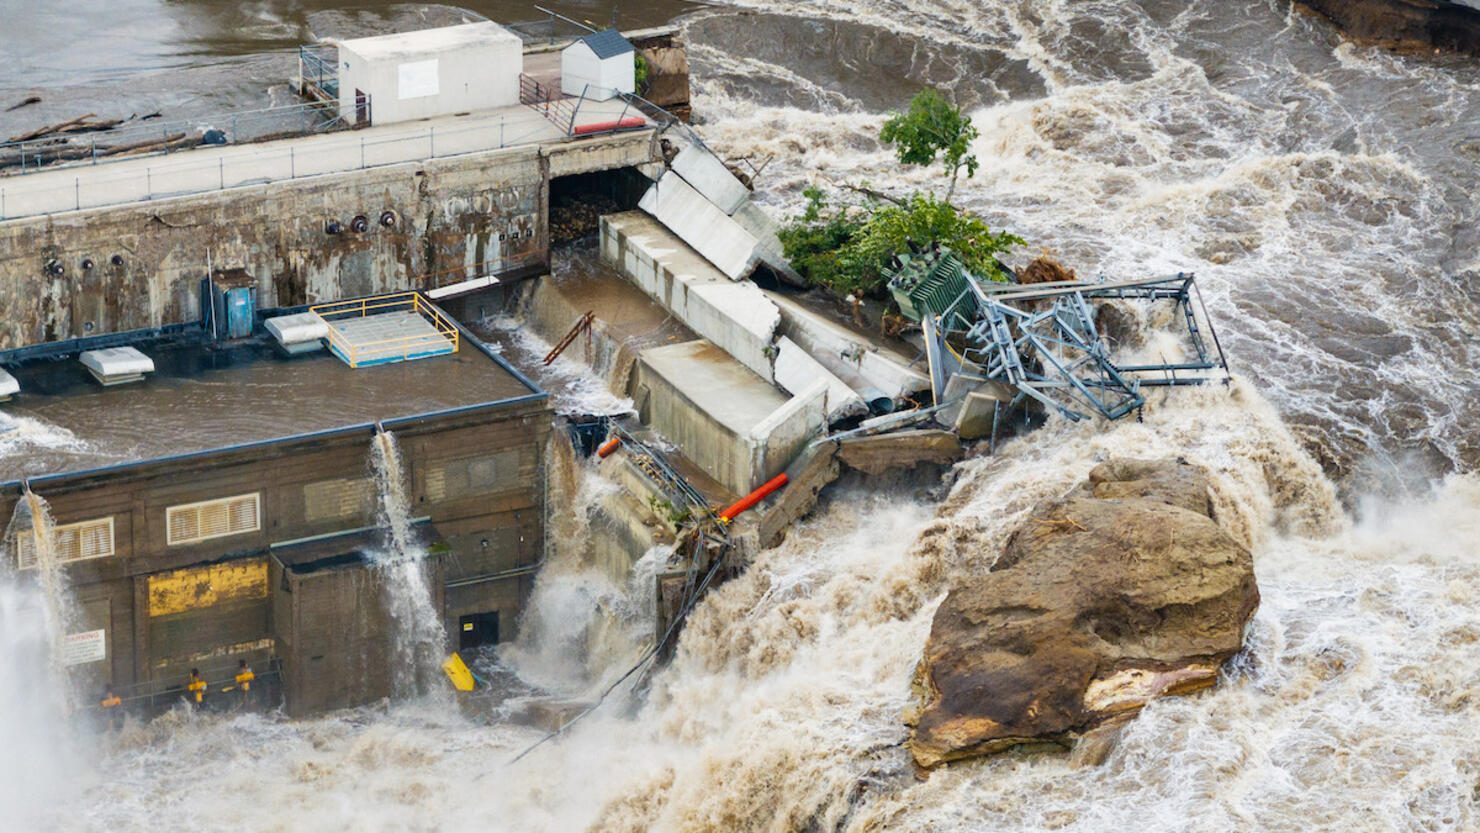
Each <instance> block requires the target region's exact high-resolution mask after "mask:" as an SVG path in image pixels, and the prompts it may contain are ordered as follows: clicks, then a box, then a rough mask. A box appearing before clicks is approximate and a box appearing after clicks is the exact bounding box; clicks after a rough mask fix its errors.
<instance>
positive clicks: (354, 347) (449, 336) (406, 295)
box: [309, 292, 459, 367]
mask: <svg viewBox="0 0 1480 833" xmlns="http://www.w3.org/2000/svg"><path fill="white" fill-rule="evenodd" d="M309 311H310V312H312V313H314V314H315V315H317V316H319V317H320V318H322V319H324V321H325V322H326V323H328V324H329V346H330V348H331V349H333V350H334V352H335V353H337V354H338V355H339V357H340V358H342V359H343V360H344V361H345V362H346V363H347V364H349V366H350V367H360V366H362V365H368V364H379V363H383V362H387V361H395V360H402V361H404V360H406V359H410V358H413V357H416V356H423V355H426V354H428V353H429V352H433V351H435V352H453V353H456V352H457V349H458V339H459V332H458V328H457V325H455V324H453V323H452V321H451V320H450V319H448V318H447V317H446V316H445V315H443V314H442V311H441V310H439V309H437V307H435V306H434V305H432V304H431V303H429V302H427V301H426V300H424V299H423V298H422V297H421V293H419V292H398V293H395V294H392V295H376V296H372V297H369V298H357V299H354V300H350V301H335V302H333V303H329V304H317V305H314V306H311V307H309ZM389 312H414V313H416V314H417V315H419V316H421V317H422V318H424V319H425V320H426V321H427V322H428V323H429V324H431V325H432V329H433V330H434V331H435V332H432V333H418V334H413V335H406V336H397V337H395V338H386V339H378V340H376V341H359V342H357V341H354V340H351V339H350V338H349V337H348V336H346V335H345V333H344V332H343V331H342V330H341V329H340V328H338V327H335V326H334V322H335V321H343V320H346V319H351V318H365V317H366V316H370V315H382V314H385V313H389ZM449 344H450V345H451V346H452V350H451V351H446V350H444V349H442V348H444V347H446V346H447V345H449Z"/></svg>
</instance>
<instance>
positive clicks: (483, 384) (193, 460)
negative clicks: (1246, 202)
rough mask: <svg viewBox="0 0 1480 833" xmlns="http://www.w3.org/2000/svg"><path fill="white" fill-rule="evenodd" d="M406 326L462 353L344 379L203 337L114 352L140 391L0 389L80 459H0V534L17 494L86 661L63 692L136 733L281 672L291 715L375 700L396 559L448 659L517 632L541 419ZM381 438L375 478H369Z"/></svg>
mask: <svg viewBox="0 0 1480 833" xmlns="http://www.w3.org/2000/svg"><path fill="white" fill-rule="evenodd" d="M397 300H399V298H397V299H391V300H386V299H379V298H371V299H366V300H365V301H363V302H361V301H359V300H357V301H354V302H351V303H352V304H355V305H359V304H361V303H363V305H364V306H366V307H369V308H371V309H374V308H376V307H377V306H380V305H385V306H387V307H394V306H395V303H396V301H397ZM415 303H416V304H417V305H418V308H425V309H427V310H428V311H429V312H430V313H432V314H433V315H435V316H437V318H438V320H441V321H445V322H448V325H449V326H452V327H454V328H455V334H456V336H457V340H458V343H460V344H461V345H462V348H463V349H461V350H459V351H458V352H457V353H456V354H451V353H445V354H442V355H424V357H423V358H420V359H418V360H417V361H414V362H397V363H391V364H375V363H374V362H371V363H369V364H372V365H373V366H364V365H363V364H362V366H361V367H359V368H355V367H351V366H348V363H347V362H343V361H341V360H340V359H339V358H336V357H335V356H333V355H331V354H330V353H328V352H327V351H323V350H316V351H314V352H312V353H309V354H307V355H301V356H298V357H293V358H288V357H285V356H284V355H283V354H282V352H281V351H280V350H278V349H276V348H275V347H274V345H273V344H271V343H270V339H268V338H266V337H261V336H258V337H254V338H247V339H236V340H231V341H211V340H209V339H208V338H206V337H205V336H204V333H205V332H206V330H199V331H197V337H195V338H181V339H175V340H172V341H161V340H154V341H140V342H136V343H135V344H133V345H132V349H133V350H135V351H137V352H138V353H139V354H140V355H144V356H146V357H147V358H148V359H149V360H150V361H151V362H152V363H153V366H154V372H153V373H151V374H150V375H149V376H148V377H147V378H145V379H143V380H139V381H135V382H132V383H129V384H123V385H117V386H106V387H105V386H102V385H100V384H99V383H97V382H96V381H94V379H93V378H92V376H91V375H90V371H89V369H87V368H85V367H84V366H83V364H82V363H81V362H79V361H75V360H73V359H71V358H65V357H62V356H61V355H59V354H56V353H53V354H52V355H51V356H49V357H47V358H38V359H31V360H22V361H15V362H11V363H9V364H8V365H7V366H8V367H9V368H10V370H11V372H12V373H13V374H14V375H15V376H16V377H17V378H18V379H19V381H20V388H21V391H22V394H21V395H20V396H19V397H18V398H17V399H15V400H14V401H13V402H12V403H10V404H9V405H8V406H7V410H8V412H9V413H11V414H12V415H17V416H25V417H30V418H32V419H34V420H36V421H37V422H39V423H43V424H49V425H55V426H57V427H59V428H61V429H64V430H66V431H69V432H71V436H72V437H73V438H74V439H75V442H73V443H70V444H68V445H66V446H64V447H61V448H57V449H53V450H46V449H39V448H38V449H36V450H35V451H33V452H32V453H30V454H29V455H27V456H8V457H4V458H0V481H4V482H0V514H3V515H5V516H6V517H9V516H10V515H11V514H12V513H13V512H14V511H15V507H16V505H17V504H18V503H21V502H23V499H25V498H26V496H27V493H28V492H29V493H32V494H34V495H38V496H40V497H42V498H44V499H45V500H46V501H47V502H48V503H49V504H50V506H51V514H52V516H53V518H54V519H55V529H54V533H53V534H54V540H55V542H56V546H55V549H56V559H57V561H59V562H60V563H61V564H63V565H65V566H66V567H67V568H68V569H67V572H68V578H69V581H70V583H71V586H72V593H73V597H74V605H73V609H74V611H75V614H76V615H75V619H76V621H75V622H73V623H71V624H70V625H69V629H68V632H69V636H68V639H69V641H70V640H71V639H72V637H74V636H75V637H77V638H78V639H79V640H81V641H82V642H83V643H85V644H86V645H87V646H88V650H86V651H81V652H78V653H76V654H73V655H69V659H68V661H69V662H73V663H75V664H74V667H73V672H74V677H75V679H76V680H77V682H78V683H79V684H80V685H81V686H82V688H81V689H80V690H82V691H92V690H94V689H97V688H100V687H101V686H102V685H104V684H105V683H111V684H112V685H113V686H114V688H115V690H116V691H117V692H118V693H119V695H120V696H121V697H123V698H124V700H125V701H127V702H128V703H129V704H130V706H131V710H135V711H138V712H140V713H148V712H149V711H150V710H151V709H154V708H163V707H167V706H169V705H171V704H173V703H174V702H176V700H177V699H178V697H179V689H180V687H181V686H182V685H183V683H184V680H185V678H186V674H187V672H188V671H189V670H190V669H191V668H200V669H201V670H202V674H203V676H204V677H205V678H206V679H207V681H209V682H210V683H212V690H213V691H214V690H215V688H216V686H215V683H217V682H220V681H229V680H230V679H231V676H232V673H233V672H234V669H235V668H236V665H237V663H238V661H240V660H247V661H248V662H249V663H250V664H251V665H252V666H253V667H255V668H257V669H259V671H260V670H262V669H267V668H272V669H273V670H275V671H277V670H280V672H281V684H282V689H281V695H282V698H283V701H284V704H285V706H286V709H287V711H288V713H289V714H293V715H299V714H306V713H311V712H315V711H321V710H324V709H329V708H338V707H343V706H351V705H357V704H360V703H365V702H368V701H371V700H374V699H377V698H380V697H383V696H386V695H388V694H391V693H393V688H392V684H393V678H394V674H393V673H392V672H393V671H394V670H395V668H394V667H393V666H394V665H395V661H396V660H395V656H396V653H397V652H398V651H400V650H401V648H402V646H399V645H398V636H397V634H398V633H399V632H400V629H401V628H402V627H403V626H404V624H405V623H404V622H398V621H396V620H397V619H398V615H397V614H396V613H395V612H394V611H395V607H394V605H393V604H391V601H389V597H388V596H387V594H388V593H392V592H393V590H394V587H393V586H392V583H393V581H392V580H393V579H394V578H395V576H394V574H393V572H392V571H388V570H386V569H383V568H382V567H383V565H384V564H386V563H392V564H395V563H400V562H403V561H404V559H405V558H407V557H414V558H415V559H416V560H417V561H418V562H419V565H420V566H421V568H422V569H423V570H424V574H425V580H426V584H427V587H428V590H429V593H428V594H426V595H428V596H429V600H430V603H431V608H430V609H431V610H432V611H433V612H432V614H431V616H432V618H433V619H434V620H435V621H434V622H433V623H432V624H431V626H430V627H431V630H432V631H433V632H440V633H442V634H445V636H446V643H447V644H448V645H450V646H453V647H463V648H466V647H471V646H473V645H476V644H480V643H487V642H497V641H498V640H499V639H500V638H501V636H502V637H505V638H506V637H507V635H508V634H510V633H511V632H512V631H513V629H514V623H515V617H516V616H517V614H518V611H519V607H520V605H521V603H522V601H523V599H524V598H525V596H526V595H527V593H528V590H529V587H530V584H531V582H532V575H533V572H534V570H535V569H536V567H537V566H538V563H539V561H540V556H541V552H542V550H541V548H542V542H543V535H544V512H543V507H544V491H543V482H542V478H541V476H540V472H541V471H542V467H543V453H544V438H545V436H546V434H547V433H548V431H549V427H550V411H549V407H548V403H547V400H546V396H545V394H544V392H543V391H541V390H540V389H539V388H537V387H536V386H535V385H534V384H533V383H531V382H530V381H529V380H528V379H526V378H525V377H524V376H523V375H521V374H520V373H519V372H518V371H517V370H515V369H514V368H513V367H511V366H510V365H508V364H506V363H505V362H504V361H503V360H502V359H501V358H500V357H499V356H498V355H497V354H496V353H495V352H493V351H492V350H490V349H488V348H486V347H485V346H483V345H482V344H481V343H480V342H478V340H477V339H475V338H471V337H470V336H468V335H467V334H466V333H465V332H463V331H462V330H461V329H460V327H459V326H458V325H456V324H455V323H453V322H452V319H451V318H449V317H447V316H446V315H445V313H442V312H441V311H440V310H439V309H437V308H436V307H434V306H432V305H431V304H430V302H428V301H426V300H425V299H424V298H418V299H417V300H416V302H415ZM268 320H269V321H271V320H272V319H271V318H269V319H268ZM261 329H262V328H261V327H258V328H257V331H258V332H260V331H261ZM76 346H78V347H82V346H86V345H76ZM5 358H8V357H0V360H3V359H5ZM385 432H394V434H395V435H396V445H397V446H398V448H399V452H398V454H397V455H396V458H397V460H398V468H399V473H398V474H395V475H392V476H386V475H383V474H381V473H380V469H382V468H384V466H383V465H382V466H379V467H378V468H377V467H374V466H372V465H371V462H372V460H374V459H377V454H378V455H379V456H381V457H383V456H385V455H384V452H383V450H382V451H377V449H378V448H379V447H383V446H385V445H386V444H388V443H389V442H390V440H389V438H388V437H387V436H386V433H385ZM120 452H121V453H120ZM377 475H379V476H377ZM387 501H394V502H395V504H396V506H397V511H396V512H388V511H387V508H386V503H387ZM386 515H390V516H391V517H390V518H389V519H387V518H386V517H385V516H386ZM400 516H403V517H401V521H400V522H398V521H397V517H400ZM398 526H399V531H398V532H397V533H396V534H395V535H391V534H388V533H387V528H388V527H398ZM5 544H6V546H5V549H6V550H7V551H8V552H12V553H15V554H16V556H17V558H18V566H19V568H20V569H21V570H22V571H26V570H31V569H35V568H36V567H37V566H38V564H37V559H36V557H35V554H34V552H32V550H34V547H30V548H28V547H27V545H26V543H25V541H22V540H10V541H6V542H5ZM389 549H396V550H407V551H413V554H412V555H411V556H408V554H407V553H405V552H400V553H393V554H392V555H393V557H391V558H386V557H384V556H382V555H381V554H383V553H384V552H386V551H387V550H389ZM422 624H423V625H425V624H426V623H422ZM423 630H425V628H424V629H423Z"/></svg>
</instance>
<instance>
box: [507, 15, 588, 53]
mask: <svg viewBox="0 0 1480 833" xmlns="http://www.w3.org/2000/svg"><path fill="white" fill-rule="evenodd" d="M535 9H536V10H538V11H541V12H544V13H545V14H546V15H548V17H545V18H543V19H540V20H526V21H520V22H518V23H506V24H504V28H506V29H509V30H511V31H513V32H514V33H515V34H516V35H518V36H519V37H520V38H521V39H523V40H524V41H525V42H526V43H534V42H537V41H545V42H546V43H548V44H554V43H555V42H556V41H560V40H573V39H575V38H578V37H581V36H582V35H589V34H590V33H592V32H595V31H596V29H595V27H594V26H592V25H590V24H589V23H582V22H581V21H579V20H573V19H571V18H569V17H566V16H565V15H563V14H560V13H559V12H556V11H554V10H552V9H547V8H545V7H544V6H538V5H537V6H535Z"/></svg>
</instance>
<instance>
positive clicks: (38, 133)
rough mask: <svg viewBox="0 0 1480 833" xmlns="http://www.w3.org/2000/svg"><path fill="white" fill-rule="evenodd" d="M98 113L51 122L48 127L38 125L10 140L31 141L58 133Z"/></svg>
mask: <svg viewBox="0 0 1480 833" xmlns="http://www.w3.org/2000/svg"><path fill="white" fill-rule="evenodd" d="M97 115H98V114H97V113H88V114H87V115H85V116H78V117H77V118H75V119H68V120H66V121H64V122H58V123H56V124H49V125H47V126H46V127H38V128H36V129H35V130H32V131H31V132H30V133H22V134H21V135H19V136H15V137H13V138H11V139H10V140H9V141H12V142H29V141H31V140H32V139H39V138H41V137H42V136H50V135H51V134H53V133H58V132H61V131H62V130H63V129H65V128H68V127H71V126H72V125H74V124H77V123H79V122H85V121H87V120H88V119H91V118H95V117H97Z"/></svg>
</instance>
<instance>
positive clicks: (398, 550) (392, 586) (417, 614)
mask: <svg viewBox="0 0 1480 833" xmlns="http://www.w3.org/2000/svg"><path fill="white" fill-rule="evenodd" d="M370 468H371V470H372V471H373V472H374V474H375V486H376V491H377V493H378V495H379V516H378V521H379V523H380V526H381V528H382V529H384V530H385V534H386V540H385V546H384V548H383V549H382V550H381V551H379V552H376V553H373V554H372V558H373V560H374V565H375V568H376V572H377V573H378V574H379V577H380V581H381V593H382V596H383V598H384V601H385V614H386V618H387V620H388V622H389V629H390V636H391V639H392V648H393V650H392V653H391V657H390V664H391V691H392V693H393V694H394V695H395V696H396V697H398V698H400V697H411V696H415V695H417V694H421V693H425V692H427V691H431V690H434V689H433V688H432V684H433V683H435V682H436V680H437V678H438V677H439V676H440V675H441V668H440V666H441V663H442V660H443V658H444V656H445V653H446V650H447V636H446V632H445V630H444V628H443V625H442V616H441V614H440V613H438V611H437V608H436V606H435V605H434V604H433V603H432V592H431V582H430V581H429V579H428V576H427V561H426V558H427V550H426V548H425V547H423V546H422V545H421V544H420V543H419V542H418V541H417V540H416V536H415V535H414V534H413V532H412V530H411V509H410V501H409V499H408V497H407V491H406V469H405V466H404V465H403V464H402V462H401V452H400V449H398V448H397V447H396V440H395V437H393V436H392V435H391V434H390V432H388V431H378V432H376V434H375V440H374V441H373V442H372V443H371V444H370Z"/></svg>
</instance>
